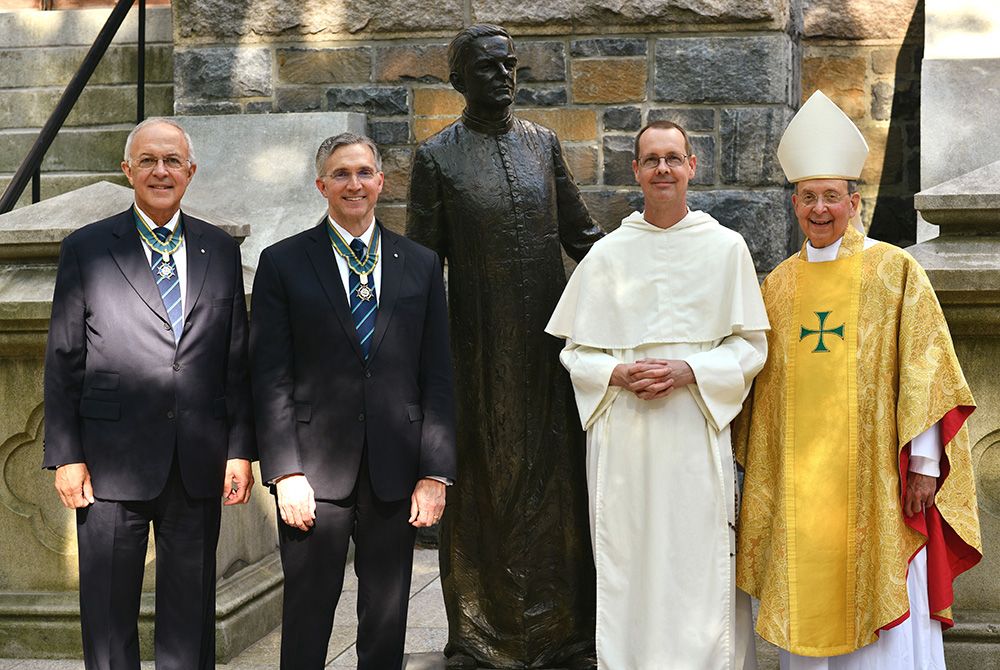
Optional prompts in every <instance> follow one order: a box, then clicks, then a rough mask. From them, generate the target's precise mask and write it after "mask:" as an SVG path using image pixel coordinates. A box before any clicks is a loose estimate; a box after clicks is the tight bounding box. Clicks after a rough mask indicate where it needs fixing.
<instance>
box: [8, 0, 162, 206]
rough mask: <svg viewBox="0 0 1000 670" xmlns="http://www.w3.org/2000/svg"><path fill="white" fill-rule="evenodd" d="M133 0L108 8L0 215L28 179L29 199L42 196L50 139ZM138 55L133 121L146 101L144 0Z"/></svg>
mask: <svg viewBox="0 0 1000 670" xmlns="http://www.w3.org/2000/svg"><path fill="white" fill-rule="evenodd" d="M134 2H135V0H118V3H117V4H116V5H115V8H114V9H113V10H111V15H110V16H108V20H107V21H106V22H105V24H104V27H103V28H101V32H100V33H98V35H97V39H95V40H94V44H93V45H91V47H90V51H88V52H87V55H86V56H85V57H84V59H83V62H82V63H81V64H80V67H79V69H78V70H77V71H76V74H74V75H73V79H71V80H70V82H69V86H67V87H66V91H65V92H63V94H62V97H61V98H60V99H59V103H58V104H57V105H56V108H55V110H54V111H53V112H52V115H51V116H50V117H49V120H48V121H46V122H45V126H44V127H43V128H42V132H40V133H39V134H38V139H37V140H35V144H34V145H33V146H32V147H31V151H29V152H28V155H27V156H26V157H25V158H24V161H23V162H22V163H21V166H20V167H19V168H18V169H17V172H15V173H14V178H13V179H11V180H10V183H9V184H8V185H7V189H6V190H5V191H4V193H3V197H0V214H5V213H7V212H9V211H11V210H12V209H14V205H15V204H17V201H18V200H19V199H20V198H21V194H22V193H24V189H25V187H27V185H28V182H29V181H31V182H32V186H31V202H33V203H35V202H38V201H39V200H40V199H41V169H42V167H41V166H42V159H43V158H45V152H46V151H48V150H49V147H50V146H52V142H53V140H55V138H56V134H57V133H58V132H59V130H60V129H61V128H62V126H63V123H65V121H66V117H68V116H69V113H70V112H71V111H73V105H75V104H76V101H77V100H78V99H79V98H80V94H81V93H82V92H83V89H84V87H86V85H87V82H88V81H90V76H91V75H92V74H94V70H96V69H97V66H98V64H99V63H100V62H101V58H103V57H104V53H105V52H106V51H107V50H108V46H109V45H110V44H111V40H112V39H114V37H115V35H116V34H117V33H118V29H119V28H121V25H122V23H124V21H125V17H126V16H127V15H128V11H129V10H130V9H131V8H132V4H133V3H134ZM138 38H139V44H138V48H139V58H138V61H137V63H136V66H137V69H138V89H139V90H138V94H137V110H136V117H137V121H136V123H138V122H140V121H142V119H143V116H144V104H145V88H146V86H145V84H146V73H145V69H146V57H145V53H146V44H145V42H146V0H139V35H138Z"/></svg>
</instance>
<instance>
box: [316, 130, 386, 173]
mask: <svg viewBox="0 0 1000 670" xmlns="http://www.w3.org/2000/svg"><path fill="white" fill-rule="evenodd" d="M351 144H363V145H365V146H366V147H368V148H369V149H371V150H372V156H374V157H375V171H376V172H381V171H382V154H380V153H379V151H378V146H377V145H376V144H375V141H374V140H373V139H372V138H370V137H365V136H364V135H355V134H354V133H340V134H339V135H334V136H333V137H328V138H326V139H325V140H323V144H321V145H319V151H317V152H316V176H317V177H322V176H323V171H324V170H326V161H327V159H328V158H330V156H331V155H332V154H333V152H334V151H336V150H337V149H339V148H340V147H346V146H349V145H351Z"/></svg>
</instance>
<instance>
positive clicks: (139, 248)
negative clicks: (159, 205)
mask: <svg viewBox="0 0 1000 670" xmlns="http://www.w3.org/2000/svg"><path fill="white" fill-rule="evenodd" d="M132 217H133V214H132V210H131V209H130V210H128V211H126V212H124V213H123V214H121V215H120V218H119V221H118V222H117V223H116V225H115V227H114V229H113V230H112V235H114V237H115V238H117V239H115V240H114V241H113V242H112V243H111V246H110V248H109V251H110V252H111V257H112V258H114V260H115V263H117V264H118V269H119V270H121V272H122V274H123V275H125V279H126V281H128V283H129V284H130V285H131V286H132V288H133V289H134V290H135V292H136V293H138V294H139V297H140V298H142V300H143V302H145V303H146V305H147V306H148V307H149V308H150V309H151V310H153V312H154V313H155V314H156V315H157V316H158V317H160V318H161V319H162V320H163V322H164V323H169V322H170V320H169V318H168V317H167V309H166V308H165V307H164V306H163V298H161V297H160V291H159V289H157V288H156V281H155V280H154V279H153V271H152V269H151V268H150V265H149V257H148V256H147V255H146V250H145V249H143V244H144V243H143V241H142V240H141V239H140V237H139V231H138V230H136V229H135V219H133V218H132Z"/></svg>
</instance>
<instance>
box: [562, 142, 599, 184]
mask: <svg viewBox="0 0 1000 670" xmlns="http://www.w3.org/2000/svg"><path fill="white" fill-rule="evenodd" d="M563 153H564V154H565V155H566V162H567V163H568V164H569V169H570V170H571V171H572V172H573V180H574V181H575V182H576V183H577V184H596V183H597V147H592V146H589V145H575V146H572V145H571V146H564V147H563Z"/></svg>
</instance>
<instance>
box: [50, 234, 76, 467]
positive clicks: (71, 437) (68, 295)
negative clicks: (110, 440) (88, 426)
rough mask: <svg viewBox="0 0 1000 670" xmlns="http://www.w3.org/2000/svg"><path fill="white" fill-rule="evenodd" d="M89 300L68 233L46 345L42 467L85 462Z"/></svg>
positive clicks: (62, 252) (62, 254)
mask: <svg viewBox="0 0 1000 670" xmlns="http://www.w3.org/2000/svg"><path fill="white" fill-rule="evenodd" d="M86 309H87V305H86V302H85V300H84V293H83V277H82V276H81V273H80V265H79V262H78V260H77V257H76V251H75V249H74V248H73V242H72V240H71V239H66V240H64V241H63V243H62V248H61V250H60V252H59V269H58V270H57V271H56V287H55V292H54V294H53V295H52V317H51V320H50V322H49V335H48V342H47V344H46V349H45V382H44V399H45V456H44V458H43V460H42V467H44V468H55V467H58V466H60V465H64V464H66V463H83V462H85V461H84V458H83V446H82V442H81V439H80V398H81V396H82V395H83V378H84V372H85V370H86V363H87V332H86V328H87V323H86Z"/></svg>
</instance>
